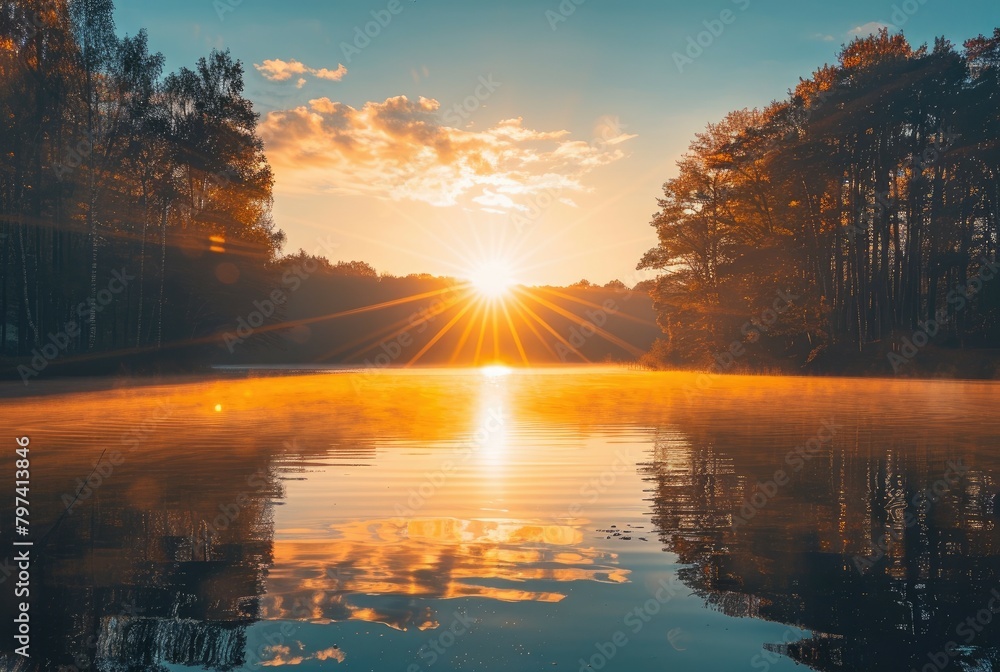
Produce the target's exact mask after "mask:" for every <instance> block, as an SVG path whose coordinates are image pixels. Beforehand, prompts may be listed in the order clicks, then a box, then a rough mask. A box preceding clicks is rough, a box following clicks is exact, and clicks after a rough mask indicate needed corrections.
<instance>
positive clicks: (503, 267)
mask: <svg viewBox="0 0 1000 672" xmlns="http://www.w3.org/2000/svg"><path fill="white" fill-rule="evenodd" d="M469 282H470V283H471V284H472V287H473V288H474V289H475V290H476V293H477V294H479V296H481V297H483V298H484V299H489V300H491V301H497V300H499V299H502V298H503V297H505V296H506V295H507V294H509V293H510V290H511V288H512V287H513V286H514V285H515V283H516V281H515V280H514V274H513V269H512V268H511V265H510V264H509V263H508V262H505V261H503V260H501V259H494V260H492V261H487V262H484V263H482V264H480V265H479V266H477V267H476V268H474V269H473V270H472V271H471V272H470V273H469Z"/></svg>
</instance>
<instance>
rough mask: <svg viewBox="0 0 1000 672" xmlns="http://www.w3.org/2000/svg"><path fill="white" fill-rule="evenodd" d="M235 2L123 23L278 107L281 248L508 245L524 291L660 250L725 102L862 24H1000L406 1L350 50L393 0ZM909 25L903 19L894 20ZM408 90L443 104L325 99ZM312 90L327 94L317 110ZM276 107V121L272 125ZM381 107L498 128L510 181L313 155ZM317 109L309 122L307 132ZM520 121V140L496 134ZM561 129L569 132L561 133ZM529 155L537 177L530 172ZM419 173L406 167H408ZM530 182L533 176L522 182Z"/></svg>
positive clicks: (946, 11)
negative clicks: (219, 63)
mask: <svg viewBox="0 0 1000 672" xmlns="http://www.w3.org/2000/svg"><path fill="white" fill-rule="evenodd" d="M236 1H238V0H228V2H227V0H219V2H213V1H212V0H175V2H172V3H149V2H148V1H143V2H140V1H138V0H118V8H117V12H116V20H117V25H118V30H119V32H120V33H126V32H127V33H130V34H132V33H135V32H136V31H137V30H138V29H139V28H140V27H145V28H146V29H147V30H148V32H149V34H150V41H151V46H152V48H153V49H155V50H159V51H162V52H163V53H164V55H165V56H166V58H167V67H168V69H175V68H177V67H179V66H182V65H191V64H192V63H193V62H194V61H195V60H196V59H197V58H198V57H199V56H202V55H205V54H207V53H208V52H209V51H210V49H212V48H213V47H218V48H228V49H230V50H231V51H232V53H233V55H234V56H235V57H236V58H239V59H240V60H242V61H243V62H244V64H245V66H246V69H247V75H246V80H247V87H246V93H247V95H248V96H249V97H250V98H251V99H252V100H253V101H254V103H255V104H256V106H257V109H258V111H259V112H260V113H261V114H262V115H265V116H264V121H265V122H266V124H267V128H266V132H265V133H264V135H265V140H268V141H269V144H270V145H272V146H273V147H275V158H274V160H273V161H272V163H273V165H274V166H275V172H276V175H277V186H276V195H275V217H276V220H277V222H278V224H279V226H281V227H282V228H283V229H284V230H285V231H286V233H287V234H288V237H289V243H288V246H287V250H288V251H294V250H296V249H298V248H299V247H302V248H305V249H306V250H311V249H312V248H315V247H317V246H318V243H317V242H316V241H317V239H325V238H326V237H327V236H329V235H332V236H333V237H334V239H335V240H336V241H337V242H338V244H339V245H340V247H339V249H338V250H337V252H336V253H335V254H334V255H333V256H340V257H341V258H344V259H348V258H350V259H364V260H366V261H369V262H370V263H372V264H373V265H375V266H376V267H377V268H379V269H380V270H384V271H388V272H391V273H395V274H405V273H410V272H431V273H440V274H452V275H454V274H461V269H462V268H463V267H466V266H468V265H469V264H470V263H476V261H475V260H478V261H482V260H489V259H491V258H494V257H497V258H504V259H507V260H508V261H510V262H511V263H512V264H513V265H515V266H517V267H519V269H520V271H519V272H520V274H521V277H519V279H521V280H523V281H525V282H529V283H565V282H571V281H574V280H578V279H580V278H582V277H587V278H589V279H591V280H593V281H597V282H602V283H603V282H606V281H608V280H610V279H612V278H615V277H620V278H622V279H625V280H626V281H628V279H629V277H630V276H634V272H633V271H632V269H633V268H634V265H635V263H636V261H637V260H638V258H639V257H640V256H641V254H642V253H643V252H644V251H645V250H646V249H648V248H649V247H651V246H652V245H653V244H654V243H655V237H654V235H653V231H652V229H651V228H650V227H649V225H648V224H649V221H650V219H651V216H652V214H653V213H654V212H655V210H656V201H655V199H656V197H657V196H658V195H659V193H660V186H661V185H662V183H663V182H664V181H666V180H667V179H669V178H670V177H671V176H673V175H674V172H675V168H674V163H675V162H676V160H677V159H678V158H679V156H680V154H681V153H682V152H683V151H684V149H685V148H686V146H687V144H688V143H689V141H690V140H691V138H692V137H693V135H694V134H695V133H696V132H698V131H699V130H701V129H702V128H703V127H704V126H705V124H706V123H708V122H711V121H716V120H718V119H719V118H721V117H722V116H723V115H725V114H726V112H728V111H730V110H732V109H737V108H741V107H753V106H761V105H765V104H767V103H768V102H769V101H770V100H772V99H774V98H781V97H784V96H785V94H786V92H787V90H788V89H789V88H790V87H792V86H794V84H795V83H796V82H797V81H798V78H799V77H806V76H808V75H809V74H810V73H811V72H812V71H813V70H814V69H815V68H817V67H818V66H820V65H822V64H823V63H826V62H832V61H834V60H835V58H836V53H837V51H838V50H839V47H840V45H841V44H842V43H844V42H846V41H849V40H850V39H851V37H852V31H855V32H864V31H865V30H868V29H871V28H872V27H873V26H874V24H876V23H882V24H894V25H896V27H901V28H902V29H903V30H904V32H905V33H906V35H907V36H908V37H909V38H910V40H911V42H914V43H922V42H927V41H931V40H933V38H934V36H936V35H942V34H943V35H945V36H946V37H948V38H949V39H951V40H952V41H954V42H956V43H960V42H962V41H963V40H964V39H966V38H968V37H971V36H974V35H978V34H980V33H989V32H992V30H993V28H994V27H995V26H998V25H1000V8H998V6H997V4H996V2H995V1H986V0H983V1H964V2H943V1H942V0H926V2H924V3H923V4H921V3H920V2H919V0H911V1H910V3H909V4H908V5H906V4H904V3H902V2H860V1H857V0H850V1H847V2H836V3H834V2H790V1H784V0H780V1H779V0H772V1H767V0H713V1H712V2H700V3H694V2H687V3H681V2H673V1H667V2H645V1H641V2H640V1H636V2H608V1H601V0H585V1H584V2H583V3H582V4H580V5H578V6H577V5H575V4H574V3H573V2H572V1H571V0H566V1H565V2H564V3H563V5H562V6H563V7H564V8H568V7H571V6H572V7H575V11H573V13H572V14H570V15H568V16H565V14H568V12H563V13H562V14H561V13H560V2H558V1H557V0H552V1H547V0H537V1H528V0H507V1H505V2H502V3H486V2H468V1H465V2H459V1H457V0H416V1H415V2H414V1H412V0H398V1H399V5H398V7H399V8H401V11H399V13H398V14H396V15H393V16H392V19H391V21H390V22H389V23H388V25H386V26H385V27H384V28H380V33H379V34H378V35H377V36H376V37H374V38H372V39H371V43H370V44H369V45H368V46H366V47H365V48H364V49H363V50H361V51H360V53H350V54H346V55H345V53H344V51H343V48H342V44H343V43H350V42H352V41H353V40H354V37H355V28H356V27H358V26H361V27H362V29H363V27H364V25H365V24H366V23H367V22H370V21H372V20H373V17H372V15H371V12H373V11H374V12H380V11H383V10H386V8H387V6H388V5H389V0H358V1H351V2H343V1H339V2H338V1H335V2H318V1H313V0H299V1H297V2H273V1H265V0H242V2H241V3H240V4H238V5H236V6H231V5H230V4H229V3H230V2H236ZM220 7H222V8H224V9H225V10H226V11H221V12H220ZM230 9H231V10H232V11H228V10H230ZM906 9H909V10H911V11H910V12H909V13H907V12H906V11H905V10H906ZM914 9H915V11H912V10H914ZM724 11H729V12H731V14H729V15H725V16H724V17H723V18H726V20H727V21H728V23H727V24H722V23H721V22H720V23H717V24H715V28H716V30H717V32H718V27H719V26H720V25H722V26H723V29H722V31H721V34H719V35H718V36H717V37H716V36H712V38H711V39H710V40H709V39H707V36H706V35H707V34H706V35H703V36H702V41H703V43H704V44H707V45H708V46H707V47H705V48H704V51H703V53H702V54H700V55H698V56H697V58H695V59H693V62H690V63H687V64H685V67H684V69H683V72H680V71H679V69H678V66H677V64H676V63H675V58H674V54H675V52H678V53H683V52H684V51H685V49H686V48H687V47H688V45H689V42H688V39H689V38H692V39H697V37H698V34H699V33H700V32H702V31H706V30H707V28H706V26H705V24H704V22H706V21H708V22H712V21H715V20H718V19H720V15H721V14H722V12H724ZM547 12H550V13H549V14H547ZM382 16H383V19H384V17H385V16H386V14H382ZM554 16H558V17H559V18H560V19H561V18H565V20H564V21H558V22H556V21H555V19H554V18H553V17H554ZM901 18H905V19H906V20H905V25H901V26H900V25H898V24H903V23H904V22H903V21H901V20H900V19H901ZM553 25H554V26H555V29H553ZM859 28H860V31H859V30H858V29H859ZM372 32H374V31H372ZM265 61H272V62H274V61H280V62H281V63H284V64H289V63H292V64H296V63H297V64H301V67H303V68H308V69H311V70H313V71H318V70H320V69H323V68H325V69H327V71H328V72H335V71H337V69H338V66H340V65H343V66H345V67H346V70H347V72H346V74H345V75H343V76H342V78H340V79H339V81H337V80H335V79H333V78H322V77H319V76H314V75H313V74H311V73H309V72H303V73H296V74H295V75H294V76H291V77H289V78H287V79H274V78H273V77H274V73H275V72H277V71H274V70H271V71H268V70H267V69H265V70H264V71H261V70H259V69H258V68H255V67H254V66H255V65H261V66H264V65H265ZM296 67H298V66H296ZM269 73H270V76H271V77H272V79H268V77H267V75H269ZM300 76H301V78H302V79H304V80H305V81H304V82H302V83H301V87H300V86H299V84H300V81H299V79H300ZM331 77H332V76H331ZM481 77H482V78H487V79H488V80H489V81H492V82H494V83H495V86H493V87H492V88H493V89H495V90H492V91H490V92H489V93H488V95H487V96H486V97H485V98H482V100H480V101H478V102H477V99H475V98H473V99H472V100H473V101H474V102H476V107H475V109H472V110H471V111H469V112H466V113H465V115H463V118H461V119H460V120H459V119H458V118H457V117H455V116H450V117H449V116H444V113H445V110H446V109H451V108H453V106H454V105H455V104H456V103H458V104H462V101H465V100H466V99H467V98H469V96H475V95H476V92H477V88H478V89H479V91H480V93H482V92H484V91H485V89H483V88H482V87H481V86H480V78H481ZM398 96H406V97H407V99H408V100H409V101H410V102H411V103H413V104H414V105H415V104H416V101H419V100H420V98H421V97H423V98H426V99H429V100H435V101H438V103H439V104H440V109H436V110H431V109H430V108H428V107H426V106H424V107H419V106H418V107H419V109H415V108H412V106H411V108H407V109H406V110H400V109H396V108H397V107H398V105H395V106H385V107H379V108H374V107H372V108H371V110H370V114H356V115H354V114H348V113H347V112H344V110H346V109H347V108H346V107H342V106H338V105H331V104H327V103H332V104H337V103H340V104H343V106H348V107H349V108H352V109H353V110H355V111H357V110H363V108H365V105H366V104H369V103H371V104H375V105H384V104H385V103H386V101H388V100H389V99H392V98H395V97H398ZM317 100H325V101H327V103H321V104H312V103H310V101H317ZM390 107H391V108H392V109H391V110H390V109H389V108H390ZM296 109H298V113H296V114H289V113H288V111H290V110H296ZM430 112H433V113H434V114H433V119H432V117H431V116H427V115H428V114H429V113H430ZM268 114H274V115H277V116H275V117H274V118H273V119H272V120H271V121H270V122H267V115H268ZM317 115H318V116H317ZM345 115H347V116H345ZM387 115H392V118H402V116H406V118H407V119H408V120H413V119H417V118H419V119H420V120H421V121H420V123H421V124H423V125H425V126H426V124H428V123H430V124H437V125H438V126H440V127H457V128H458V129H459V130H458V131H457V132H452V131H450V130H448V128H445V130H446V131H447V132H446V133H445V134H444V135H441V134H435V137H437V138H439V139H440V138H442V137H446V138H447V139H448V142H451V143H466V144H470V145H471V144H473V143H475V144H476V145H477V146H482V145H483V143H485V144H486V145H489V146H491V147H494V148H496V147H497V146H498V145H497V143H498V142H499V143H500V144H501V145H502V146H503V151H504V152H505V154H504V156H507V155H508V154H510V155H512V156H514V157H515V158H514V160H513V162H512V163H510V164H509V166H508V168H507V169H505V170H504V171H503V179H498V180H488V179H485V178H484V179H472V180H471V182H470V180H469V179H467V178H469V174H468V173H462V172H451V173H449V172H447V171H445V172H441V173H440V174H438V173H436V172H435V171H434V170H432V168H437V166H436V165H434V166H431V165H430V164H427V163H425V162H423V163H419V162H418V163H413V162H412V161H410V163H401V161H402V160H403V159H402V158H401V157H403V156H408V157H410V159H412V157H413V155H412V153H410V152H409V150H412V147H410V148H408V151H407V152H397V151H396V149H398V148H396V149H394V150H393V151H392V156H391V157H387V156H386V155H381V156H380V157H379V158H377V159H372V160H371V161H369V162H368V163H366V164H365V165H364V166H363V170H362V169H360V168H362V167H361V166H359V170H358V171H355V172H352V170H353V166H352V164H351V163H350V162H349V161H347V160H346V158H345V157H344V156H341V155H338V156H333V157H331V156H330V155H329V153H330V152H331V151H333V150H331V149H330V147H322V148H319V144H320V143H321V138H320V137H319V136H322V137H323V138H325V141H329V140H330V137H332V136H331V135H330V134H331V133H332V132H333V131H331V130H330V129H331V128H333V127H334V126H336V125H337V124H343V123H348V122H345V121H344V119H348V118H349V119H350V122H349V123H350V124H352V128H353V129H355V130H356V131H358V132H359V133H361V135H360V136H354V137H364V138H367V139H369V140H370V139H371V138H373V137H374V136H373V135H372V134H371V133H367V132H364V131H366V129H367V130H371V129H370V128H368V127H367V126H365V125H366V124H369V123H375V122H372V121H371V120H372V119H375V118H382V119H384V118H387ZM319 117H323V120H322V122H319V125H317V126H315V127H314V128H313V129H312V130H311V131H309V130H307V129H305V128H304V126H303V124H305V123H306V122H307V120H308V119H310V118H312V119H314V120H315V119H318V118H319ZM516 118H520V119H521V122H520V125H519V126H518V129H520V130H518V131H517V132H516V133H514V132H513V131H510V128H509V127H506V128H507V129H508V130H506V131H497V130H496V129H497V128H498V127H499V128H504V127H502V126H498V125H499V124H500V122H502V121H503V120H509V119H516ZM458 121H460V123H455V122H458ZM324 123H325V125H324ZM609 126H610V128H611V131H612V132H611V133H609V132H608V130H607V129H608V128H609ZM602 129H604V130H602ZM437 130H440V129H437ZM557 131H565V133H564V134H561V135H559V136H558V137H556V136H553V135H551V134H553V133H555V132H557ZM310 133H314V134H316V135H315V136H311V135H310ZM515 135H516V138H515ZM600 137H603V138H613V139H614V140H613V141H612V142H610V143H602V142H601V141H600V140H595V139H596V138H600ZM285 138H288V141H287V142H285V140H284V139H285ZM379 138H381V139H383V140H384V138H383V137H382V136H379ZM498 138H500V139H501V140H498ZM380 141H381V140H379V142H380ZM293 143H299V145H300V146H303V147H309V148H310V151H314V150H315V151H319V152H320V153H322V154H324V156H327V157H328V158H329V160H330V164H329V166H328V167H325V166H324V165H323V164H322V163H321V162H319V160H318V159H317V161H316V163H315V164H311V165H310V166H309V170H308V171H305V172H303V171H300V168H301V167H302V165H301V164H302V156H303V154H301V153H297V152H295V151H293V150H292V149H290V146H291V145H292V144H293ZM546 143H548V144H547V145H546ZM583 143H586V144H587V145H589V147H587V146H584V144H583ZM269 151H270V149H269ZM387 151H388V150H387ZM314 153H315V152H314ZM310 156H311V157H312V156H313V154H310ZM504 160H506V159H504ZM536 166H544V169H542V168H539V169H538V170H537V171H536V173H532V171H533V170H535V167H536ZM411 168H412V171H413V173H414V174H409V175H401V173H406V172H407V170H410V169H411ZM379 171H383V172H382V173H380V172H379ZM432 172H433V173H434V179H433V180H429V179H427V178H428V176H429V175H430V174H431V173H432ZM383 178H384V179H383ZM521 179H524V180H525V183H524V185H521V186H518V185H517V184H514V182H517V181H518V180H521ZM394 180H398V183H397V182H394ZM553 185H555V186H553ZM397 186H398V187H399V188H397ZM434 190H440V193H438V194H437V195H435V194H434V193H431V192H433V191H434ZM442 193H446V194H447V195H446V196H441V194H442ZM549 197H552V199H554V200H555V204H554V205H552V206H550V207H546V208H542V211H541V214H540V215H539V216H534V215H533V214H532V215H531V216H530V221H529V224H528V225H527V226H525V225H524V224H523V220H517V221H521V225H519V226H514V227H512V226H511V222H512V215H513V216H517V215H519V214H520V215H526V214H529V213H530V212H533V210H532V209H533V207H534V206H536V205H537V204H538V203H539V201H540V202H542V203H548V201H549V200H550V199H549Z"/></svg>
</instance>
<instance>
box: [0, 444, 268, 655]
mask: <svg viewBox="0 0 1000 672" xmlns="http://www.w3.org/2000/svg"><path fill="white" fill-rule="evenodd" d="M127 466H128V465H127V464H126V465H123V468H126V467H127ZM174 466H175V470H172V474H173V475H174V476H175V477H176V479H175V480H174V479H171V480H173V485H172V486H171V492H170V494H169V495H167V496H164V497H157V496H155V494H153V489H151V488H136V487H134V486H135V485H136V484H135V483H134V482H131V483H130V482H129V481H130V479H129V478H127V477H122V478H120V479H117V480H116V479H114V478H111V479H109V480H108V482H107V483H105V484H103V485H102V487H101V489H100V490H99V491H98V492H99V499H98V497H97V495H96V494H95V501H92V502H88V503H87V504H86V505H81V506H80V507H79V509H77V510H75V511H74V513H73V514H72V515H69V516H66V517H65V518H64V519H63V521H62V523H61V524H60V525H59V527H58V528H57V530H56V532H55V533H54V534H53V535H52V536H51V537H50V538H49V539H48V540H47V541H46V543H45V545H44V546H41V547H39V548H38V549H37V550H36V552H35V557H36V562H35V565H34V567H33V577H32V583H33V592H32V597H31V599H32V612H31V615H32V621H33V623H34V624H35V625H34V628H33V632H32V643H31V652H32V654H33V659H34V660H38V661H40V662H38V666H37V668H34V669H40V670H64V669H70V670H73V669H76V670H115V671H132V670H134V671H136V672H139V671H140V670H142V671H144V672H145V671H148V670H165V669H166V668H165V667H163V664H164V663H174V664H182V665H190V666H197V667H201V668H206V669H211V670H229V669H233V668H234V667H238V666H240V665H242V663H243V661H244V651H245V647H246V627H247V626H248V625H249V624H250V623H252V622H254V621H255V620H257V618H258V617H259V610H260V606H259V600H260V593H261V588H262V586H263V581H264V578H265V574H266V571H267V567H268V566H269V565H270V563H271V556H272V541H271V538H272V527H271V518H270V506H271V505H270V504H269V503H268V502H269V498H270V497H272V496H274V495H275V494H276V492H275V486H274V480H273V478H272V476H271V475H269V474H268V472H267V471H266V465H265V464H264V463H263V462H256V461H251V460H246V461H245V462H244V463H243V464H242V465H241V467H239V468H235V469H230V470H228V471H227V472H216V473H212V474H206V473H204V472H201V473H200V475H199V471H198V470H197V469H193V468H192V469H187V468H186V467H191V466H192V465H191V463H190V462H189V461H188V460H183V459H182V460H180V461H179V462H178V463H176V464H175V465H174ZM257 469H260V471H259V472H255V470H257ZM146 485H149V484H146ZM151 494H153V496H152V497H150V495H151ZM223 509H225V511H226V513H222V511H223ZM40 513H41V512H40ZM48 513H55V514H58V511H52V512H48ZM55 518H56V516H55V515H53V516H50V517H49V519H50V520H55ZM4 597H5V598H6V597H7V596H6V595H5V596H4ZM63 666H66V667H63ZM70 666H75V667H70ZM28 669H31V668H28Z"/></svg>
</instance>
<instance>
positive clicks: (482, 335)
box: [472, 306, 489, 366]
mask: <svg viewBox="0 0 1000 672" xmlns="http://www.w3.org/2000/svg"><path fill="white" fill-rule="evenodd" d="M488 308H489V306H484V307H483V320H482V324H480V325H479V340H478V341H476V354H475V355H474V356H473V358H472V364H473V366H479V363H480V362H481V361H482V352H483V341H484V340H485V338H486V325H487V323H488V322H489V320H487V319H486V316H487V310H488Z"/></svg>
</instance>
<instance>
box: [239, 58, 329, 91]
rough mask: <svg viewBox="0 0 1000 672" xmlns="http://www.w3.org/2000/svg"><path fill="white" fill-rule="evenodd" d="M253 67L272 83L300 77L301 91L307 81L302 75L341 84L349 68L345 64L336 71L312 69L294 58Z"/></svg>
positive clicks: (277, 59)
mask: <svg viewBox="0 0 1000 672" xmlns="http://www.w3.org/2000/svg"><path fill="white" fill-rule="evenodd" d="M253 67H255V68H257V71H258V72H260V74H261V75H263V76H264V79H267V80H269V81H272V82H284V81H287V80H289V79H291V78H292V77H293V76H295V75H300V77H299V79H298V82H297V84H298V88H300V89H301V88H302V86H303V84H305V81H306V80H305V78H303V77H301V75H306V74H308V75H312V76H313V77H316V78H318V79H326V80H329V81H332V82H339V81H340V80H342V79H343V78H344V76H345V75H346V74H347V68H346V67H344V65H343V64H338V66H337V69H336V70H330V69H329V68H310V67H309V66H307V65H306V64H305V63H302V62H301V61H296V60H295V59H294V58H293V59H291V60H290V61H283V60H281V59H280V58H273V59H267V60H265V61H264V62H263V63H254V64H253Z"/></svg>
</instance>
